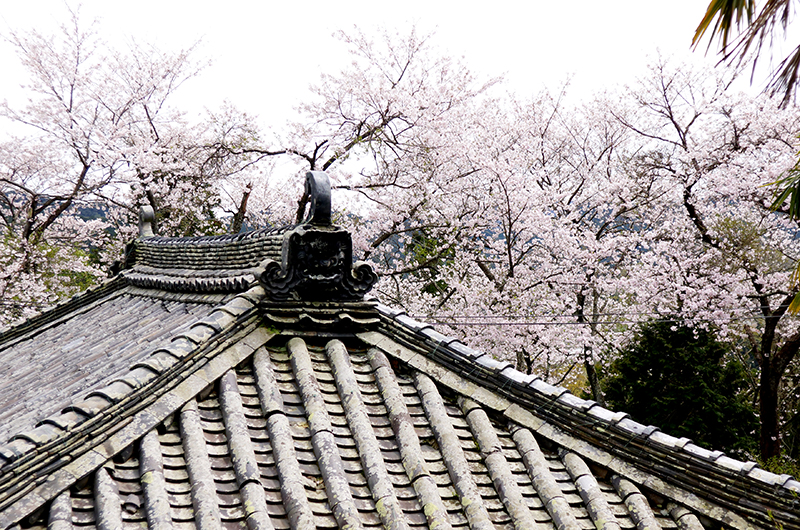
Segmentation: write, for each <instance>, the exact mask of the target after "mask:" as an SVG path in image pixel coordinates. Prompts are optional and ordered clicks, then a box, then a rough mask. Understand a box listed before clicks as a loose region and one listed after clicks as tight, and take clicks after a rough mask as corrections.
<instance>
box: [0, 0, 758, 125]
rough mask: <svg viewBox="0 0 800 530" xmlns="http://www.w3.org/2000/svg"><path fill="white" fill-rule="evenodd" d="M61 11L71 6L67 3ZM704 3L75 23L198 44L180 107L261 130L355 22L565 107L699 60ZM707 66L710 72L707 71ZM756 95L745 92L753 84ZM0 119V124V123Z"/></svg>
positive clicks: (121, 12)
mask: <svg viewBox="0 0 800 530" xmlns="http://www.w3.org/2000/svg"><path fill="white" fill-rule="evenodd" d="M69 4H70V5H73V6H74V5H77V2H73V1H70V2H69ZM66 5H67V4H66V2H65V1H64V0H27V1H26V2H20V1H17V0H0V6H1V7H0V34H7V33H8V31H9V30H15V31H24V30H26V29H29V28H36V29H38V30H40V31H43V32H47V31H51V30H52V29H53V28H56V27H57V26H58V25H59V24H60V23H62V22H64V21H66V20H67V16H68V15H67V9H66V7H65V6H66ZM707 5H708V0H672V1H671V2H653V1H647V0H606V1H600V0H572V1H553V0H518V1H506V0H492V1H486V0H484V1H482V2H476V1H473V2H470V1H469V0H468V1H464V0H460V1H450V0H447V1H445V0H403V1H393V2H380V1H376V0H371V1H348V0H336V1H327V2H323V1H317V0H313V1H296V2H287V1H285V0H282V1H280V2H278V1H273V0H262V1H254V0H250V1H245V0H226V1H220V0H216V1H213V2H212V1H208V0H192V1H187V0H135V1H125V2H123V1H116V0H83V2H82V7H81V14H82V18H83V19H84V20H86V21H89V20H91V19H94V18H96V19H98V20H99V28H100V33H101V35H102V37H103V38H104V39H106V40H108V41H110V42H111V43H112V44H114V45H124V44H125V43H126V41H130V39H131V38H135V39H136V40H137V41H139V42H151V43H155V44H157V45H158V46H159V47H160V48H162V49H168V50H177V49H181V48H186V47H188V46H190V45H191V44H193V43H194V42H196V41H198V40H201V46H200V48H199V51H198V57H200V58H202V57H207V58H209V59H211V60H212V61H213V62H212V65H211V66H210V67H208V68H207V69H206V70H205V71H204V73H203V74H202V76H201V77H200V78H198V79H195V80H193V81H191V84H190V85H188V86H186V87H184V88H182V93H181V97H182V98H183V99H182V100H178V101H176V102H177V103H178V105H179V106H180V107H183V108H187V109H191V110H193V111H199V110H200V109H202V108H203V107H204V106H205V107H208V108H216V107H218V106H219V105H220V104H221V102H222V101H223V100H225V99H227V100H230V101H231V102H232V103H233V104H234V105H236V106H237V107H239V108H240V109H242V110H246V111H248V112H249V113H253V114H257V115H259V116H260V118H261V121H262V122H263V123H264V124H269V123H271V124H273V125H275V126H280V124H282V123H283V122H284V121H285V120H286V119H287V118H290V117H291V116H292V114H293V108H294V107H295V106H296V105H297V103H298V102H299V101H300V100H301V99H302V98H303V95H304V94H306V93H307V92H306V90H307V87H308V86H309V84H310V83H312V82H314V81H316V80H317V79H318V77H319V74H320V72H323V71H326V72H330V73H335V72H338V71H339V70H340V69H341V65H342V64H343V61H344V60H346V55H345V47H344V45H343V44H342V43H340V42H339V41H338V40H336V39H335V38H334V37H333V36H332V34H333V33H334V32H335V31H336V30H340V29H343V30H347V29H350V28H352V27H353V26H354V25H357V26H358V27H359V28H361V29H362V30H364V31H365V32H367V33H368V32H369V31H370V29H371V28H375V27H381V26H383V27H387V28H390V29H392V28H397V29H398V30H400V31H403V30H404V29H405V28H408V27H409V26H410V25H411V24H416V25H417V27H418V29H420V30H422V31H426V32H427V31H435V33H436V36H435V39H434V42H435V43H436V44H437V45H438V47H439V48H440V49H442V50H444V51H446V52H447V53H450V54H452V55H456V56H463V57H464V60H465V61H466V63H467V64H468V65H469V66H470V68H471V69H472V70H473V71H474V72H475V73H477V74H479V75H481V76H484V77H492V76H496V75H501V74H502V75H504V76H505V78H506V79H507V86H508V90H510V91H512V92H514V93H516V94H518V95H520V96H525V95H528V94H532V93H534V92H537V91H538V90H540V89H541V88H542V87H545V86H547V87H549V88H552V89H556V88H557V87H558V86H560V84H561V83H563V81H564V80H565V79H567V77H568V76H571V78H572V84H571V88H570V94H571V97H572V99H573V100H579V99H585V98H589V97H591V95H592V94H593V93H594V92H597V91H600V90H603V89H605V88H612V87H613V86H615V85H618V84H622V83H626V82H631V81H633V80H634V79H635V78H636V77H637V76H640V75H643V74H644V72H645V65H646V64H647V62H648V60H651V59H652V58H653V57H654V56H655V54H656V53H657V51H660V53H661V54H662V55H664V56H669V57H673V58H674V59H675V60H679V61H684V60H689V61H691V60H693V61H705V63H706V64H709V65H711V64H713V56H712V57H711V58H706V59H704V58H703V51H704V50H705V48H703V49H701V50H700V51H697V52H692V51H691V50H690V43H691V38H692V34H693V31H694V29H695V27H696V26H697V23H698V21H699V20H700V18H701V17H702V15H703V13H704V11H705V8H706V7H707ZM709 67H710V66H709ZM22 74H23V72H22V70H21V69H20V67H18V66H17V59H16V56H15V55H14V53H13V50H12V48H11V46H10V45H9V44H8V43H7V42H5V41H0V100H2V99H3V98H8V99H9V100H10V101H12V102H13V101H15V100H18V98H19V97H20V93H19V90H18V87H19V85H20V84H21V83H22V82H24V81H25V79H24V78H23V77H22ZM754 90H755V89H754ZM2 127H3V126H2V124H0V128H2Z"/></svg>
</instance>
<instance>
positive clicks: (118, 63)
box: [0, 11, 256, 322]
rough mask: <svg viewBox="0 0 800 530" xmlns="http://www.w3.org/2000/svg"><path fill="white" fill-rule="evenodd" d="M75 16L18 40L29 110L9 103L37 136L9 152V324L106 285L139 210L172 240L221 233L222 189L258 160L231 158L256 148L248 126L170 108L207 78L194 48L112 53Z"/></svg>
mask: <svg viewBox="0 0 800 530" xmlns="http://www.w3.org/2000/svg"><path fill="white" fill-rule="evenodd" d="M70 15H71V17H70V21H69V23H68V24H65V25H64V26H62V27H61V30H60V33H59V34H57V35H55V36H47V35H42V34H40V33H38V32H36V31H32V32H29V33H12V34H11V35H10V36H9V41H10V42H11V43H12V44H13V45H14V46H15V47H16V50H17V52H18V55H19V57H20V60H21V61H22V63H23V65H24V66H25V67H26V69H27V71H28V74H29V76H30V79H29V82H28V84H26V85H25V86H24V88H25V90H26V91H27V93H28V95H29V101H28V103H27V105H24V106H22V107H20V108H17V107H13V106H11V105H10V104H9V103H8V102H3V103H2V104H0V118H4V119H6V120H9V121H10V122H12V123H14V124H16V128H15V129H14V130H15V131H17V130H19V131H23V132H25V131H27V132H28V134H27V135H26V136H24V137H11V138H7V139H5V140H3V141H2V143H0V217H2V228H3V234H2V238H1V239H0V245H2V248H1V249H0V255H1V256H2V259H3V268H2V271H3V272H2V273H1V274H0V294H1V295H2V299H3V301H4V306H3V308H2V309H0V312H2V318H1V319H0V320H1V321H6V322H7V321H8V319H10V318H17V317H21V316H27V315H29V314H31V312H32V311H35V310H37V309H40V308H41V307H42V305H43V304H49V303H52V302H54V301H55V300H57V299H58V298H59V297H61V296H66V295H69V294H73V293H74V292H75V291H77V290H80V289H82V288H85V287H86V286H88V285H90V284H93V283H96V282H97V281H99V280H100V279H101V278H102V277H103V276H105V274H106V273H105V271H104V270H103V269H104V268H107V267H108V265H109V264H110V262H111V261H112V260H114V259H116V258H117V257H118V255H119V251H120V248H121V246H122V243H123V242H124V241H125V240H126V239H130V237H131V236H132V232H131V227H132V226H134V225H135V223H132V222H131V218H132V217H133V216H134V215H135V213H136V211H137V210H138V207H139V206H140V205H141V204H147V203H150V204H151V205H153V206H155V207H156V208H157V210H158V212H159V222H160V223H161V224H162V227H163V228H164V229H165V232H166V233H178V234H187V235H188V234H198V233H214V232H220V231H224V230H225V228H226V227H225V226H223V223H222V221H221V220H220V219H219V218H218V215H217V209H218V207H222V206H224V197H223V195H222V194H221V192H220V188H221V187H222V186H223V184H224V183H225V179H226V178H228V177H231V176H233V175H237V174H239V173H241V172H242V171H243V170H246V169H247V168H248V167H249V165H250V163H251V161H252V160H251V159H252V157H251V156H248V155H243V154H237V153H233V152H232V150H231V149H230V146H231V145H236V146H242V145H247V143H248V142H252V141H255V139H256V133H255V130H254V128H253V126H252V124H251V123H250V122H249V120H248V119H247V117H246V116H244V115H242V114H241V113H238V112H236V111H234V110H232V109H223V110H222V111H220V112H219V113H217V114H216V115H213V116H212V117H211V118H210V119H209V120H208V121H207V122H205V123H203V124H202V125H191V124H189V123H187V121H186V120H185V118H184V116H183V115H182V114H181V113H180V112H178V111H176V110H175V109H174V108H173V107H172V106H171V105H170V104H169V101H170V100H171V99H172V97H173V95H174V93H175V91H176V90H177V89H178V88H179V87H180V85H181V84H182V83H183V82H185V81H186V80H188V79H190V78H191V77H193V76H194V75H195V74H196V73H197V72H198V69H199V66H198V65H197V64H195V63H194V62H193V61H192V60H191V58H190V51H191V50H189V51H182V52H178V53H164V52H161V51H160V50H157V49H155V48H152V47H149V46H144V45H136V46H132V47H131V48H130V49H129V50H126V51H124V52H122V51H115V50H113V49H110V48H109V47H108V46H107V45H106V44H105V43H103V42H102V41H101V40H100V38H99V36H98V35H97V33H96V31H95V28H94V26H90V27H89V28H86V27H84V25H83V24H82V22H81V20H80V17H79V14H78V12H76V11H72V12H71V13H70ZM231 189H233V188H231ZM112 235H113V236H114V237H113V238H112V237H111V236H112Z"/></svg>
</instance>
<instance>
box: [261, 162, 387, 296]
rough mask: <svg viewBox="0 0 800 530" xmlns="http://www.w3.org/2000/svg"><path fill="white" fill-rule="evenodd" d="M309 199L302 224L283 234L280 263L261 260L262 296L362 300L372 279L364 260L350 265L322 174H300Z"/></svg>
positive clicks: (349, 248) (349, 246) (347, 243)
mask: <svg viewBox="0 0 800 530" xmlns="http://www.w3.org/2000/svg"><path fill="white" fill-rule="evenodd" d="M306 193H307V194H308V196H309V199H310V204H311V206H310V208H309V212H308V215H307V216H306V219H305V221H304V222H303V223H301V224H299V225H297V226H295V227H293V228H291V229H290V230H288V231H287V232H286V233H285V234H284V236H283V245H282V252H281V262H280V263H278V262H277V261H275V260H271V259H270V260H266V261H265V262H264V264H263V267H264V271H263V272H262V273H261V275H260V276H259V281H260V283H261V285H262V286H263V287H264V289H265V290H266V292H267V295H268V296H269V297H270V298H271V299H273V300H278V301H284V300H302V301H355V300H361V299H363V297H364V295H365V294H366V293H367V292H369V290H370V289H371V288H372V285H373V284H374V283H375V282H376V281H377V279H378V276H377V275H376V274H375V272H374V271H373V270H372V267H371V266H370V265H369V264H367V263H364V262H356V263H353V242H352V239H351V238H350V233H349V232H348V231H347V230H345V229H343V228H341V227H338V226H334V225H333V224H331V184H330V180H329V179H328V175H327V174H325V173H324V172H322V171H309V172H308V173H306Z"/></svg>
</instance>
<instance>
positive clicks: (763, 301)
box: [618, 63, 800, 459]
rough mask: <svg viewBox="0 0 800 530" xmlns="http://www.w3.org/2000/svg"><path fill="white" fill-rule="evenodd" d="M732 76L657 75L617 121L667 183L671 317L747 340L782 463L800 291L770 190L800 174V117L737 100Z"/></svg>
mask: <svg viewBox="0 0 800 530" xmlns="http://www.w3.org/2000/svg"><path fill="white" fill-rule="evenodd" d="M725 76H726V74H724V73H723V74H721V75H717V76H716V77H709V76H708V75H707V74H701V73H698V72H694V71H692V70H690V69H688V68H681V69H672V68H669V67H668V66H666V65H664V64H663V63H659V64H657V65H655V66H654V68H653V70H652V73H651V75H650V76H649V77H647V78H645V79H643V81H642V83H641V85H640V86H639V87H637V88H635V89H634V90H633V91H632V92H631V93H630V96H629V97H630V99H631V100H632V102H633V104H632V107H631V112H630V113H629V114H627V115H622V114H620V115H619V116H618V118H619V120H620V122H621V123H623V124H624V125H625V126H626V127H627V128H628V129H629V130H630V131H631V132H632V133H633V134H634V135H635V140H636V141H638V142H640V143H641V145H642V150H641V151H640V153H639V156H638V157H637V159H636V160H635V164H636V166H637V167H638V170H639V171H641V172H643V173H648V174H652V175H654V177H655V178H658V179H660V180H663V181H664V182H665V183H666V184H668V185H669V186H670V187H671V188H672V191H671V193H670V194H669V195H667V196H665V197H664V199H665V200H668V201H669V202H670V203H671V204H672V205H673V206H672V209H671V215H670V217H669V218H668V219H664V222H663V223H662V224H661V228H660V230H658V231H656V232H655V233H654V237H653V238H652V243H651V251H650V254H651V255H652V256H653V257H655V256H663V257H666V258H668V259H662V260H661V261H660V262H657V261H656V260H655V259H654V260H653V263H652V266H653V268H652V269H651V271H650V274H652V276H653V277H654V278H658V279H660V280H661V282H663V285H664V288H663V289H662V290H661V292H660V295H659V297H658V299H657V300H658V305H657V307H659V309H660V310H661V311H664V312H666V310H667V309H668V310H670V311H678V312H679V313H680V314H681V315H683V317H684V318H686V319H687V320H688V321H689V322H694V323H695V325H714V326H717V327H719V328H720V329H721V330H722V332H723V336H727V337H728V338H729V339H731V340H733V339H735V338H736V337H742V338H744V339H746V341H747V343H748V344H749V354H750V355H752V358H753V359H755V361H757V363H758V366H759V369H760V370H759V372H760V376H759V377H760V380H759V383H758V402H759V407H760V417H761V442H760V447H761V456H762V458H764V459H768V458H770V457H773V456H776V455H778V454H779V453H780V450H781V448H780V420H781V419H780V410H781V407H780V403H779V396H780V394H781V385H782V381H783V375H784V373H785V372H786V370H787V368H788V365H789V363H791V362H792V361H793V360H794V358H795V356H796V355H797V352H798V349H800V325H798V321H797V320H796V319H795V318H791V316H790V315H787V312H786V311H787V308H788V306H789V304H790V302H791V300H792V299H793V298H794V296H795V294H796V292H797V288H796V287H794V288H793V289H787V286H788V285H792V283H791V282H789V277H790V276H791V273H792V270H793V268H794V267H795V266H796V264H797V259H798V255H797V243H796V241H797V237H798V235H799V234H798V225H797V222H796V221H794V220H792V219H791V218H790V217H789V216H788V215H787V214H786V213H785V212H773V211H771V209H770V205H771V202H772V193H771V190H770V189H769V187H768V186H767V185H768V184H770V183H772V182H775V181H776V180H777V179H778V177H779V176H780V175H781V174H783V173H784V172H785V171H787V170H788V169H790V168H791V167H793V165H794V163H795V158H796V152H797V135H798V131H800V113H799V112H798V110H797V109H796V108H794V107H790V108H787V109H780V108H779V107H778V104H777V103H776V102H773V101H770V100H769V99H767V98H765V97H758V98H751V97H746V96H742V95H731V94H729V93H728V92H727V91H726V88H727V86H728V82H729V79H730V78H729V77H728V78H726V77H725Z"/></svg>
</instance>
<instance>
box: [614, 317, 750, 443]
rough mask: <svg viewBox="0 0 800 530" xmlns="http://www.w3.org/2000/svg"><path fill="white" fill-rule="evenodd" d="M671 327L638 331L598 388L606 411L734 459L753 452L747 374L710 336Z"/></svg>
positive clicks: (662, 325)
mask: <svg viewBox="0 0 800 530" xmlns="http://www.w3.org/2000/svg"><path fill="white" fill-rule="evenodd" d="M674 325H675V324H673V323H672V322H664V321H655V322H651V323H649V324H646V325H643V326H642V327H641V328H640V330H639V331H638V332H637V334H636V335H635V338H634V340H633V341H632V342H631V343H630V344H629V345H628V347H627V348H625V349H624V351H623V352H622V354H621V356H620V357H619V358H618V359H617V360H616V361H614V362H613V363H612V364H611V366H610V368H609V370H608V373H607V374H606V377H605V378H604V379H603V382H602V386H603V390H604V391H605V397H606V401H607V403H608V405H609V407H610V408H612V409H614V410H622V411H625V412H628V413H629V414H630V415H631V417H633V419H635V420H636V421H638V422H641V423H644V424H651V425H655V426H657V427H659V428H660V429H661V430H662V431H664V432H666V433H668V434H671V435H673V436H677V437H684V436H685V437H687V438H690V439H692V441H694V443H696V444H698V445H700V446H703V447H707V448H713V449H719V450H723V451H726V452H731V453H739V454H741V453H743V452H753V451H754V450H755V449H756V448H757V440H758V435H757V434H758V419H757V415H756V412H755V410H754V408H753V406H752V405H751V404H750V403H749V402H748V401H747V399H746V397H745V396H744V394H743V392H742V391H743V389H745V388H746V381H745V369H744V367H743V366H742V365H741V364H740V363H739V362H737V361H735V360H730V359H729V358H728V357H729V356H726V353H727V350H726V346H725V345H724V344H723V343H721V342H718V341H717V340H716V338H715V337H714V334H713V333H712V332H710V331H705V330H694V329H692V328H688V327H686V326H679V327H677V328H676V329H672V328H673V326H674Z"/></svg>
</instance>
